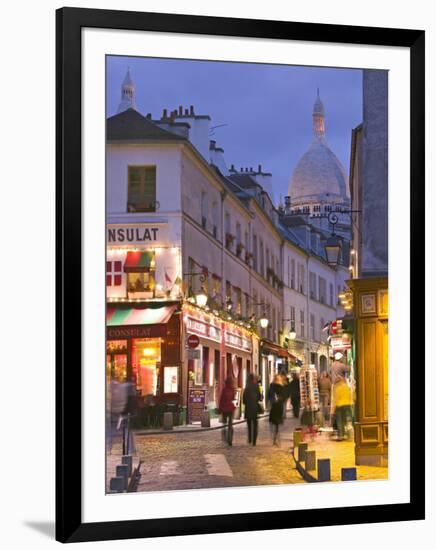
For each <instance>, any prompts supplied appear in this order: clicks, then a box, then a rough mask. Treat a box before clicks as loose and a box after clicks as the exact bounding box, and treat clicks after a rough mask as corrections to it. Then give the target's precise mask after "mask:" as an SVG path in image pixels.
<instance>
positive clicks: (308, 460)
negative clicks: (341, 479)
mask: <svg viewBox="0 0 436 550" xmlns="http://www.w3.org/2000/svg"><path fill="white" fill-rule="evenodd" d="M305 467H306V471H307V472H308V471H309V470H314V469H315V467H316V451H306V453H305Z"/></svg>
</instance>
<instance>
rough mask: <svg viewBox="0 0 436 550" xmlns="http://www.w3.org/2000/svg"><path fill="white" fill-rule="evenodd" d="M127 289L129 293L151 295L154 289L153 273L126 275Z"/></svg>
mask: <svg viewBox="0 0 436 550" xmlns="http://www.w3.org/2000/svg"><path fill="white" fill-rule="evenodd" d="M127 288H128V291H129V292H145V293H148V294H151V295H153V294H154V288H155V280H154V271H148V272H145V273H135V272H132V273H128V274H127ZM150 297H151V296H150Z"/></svg>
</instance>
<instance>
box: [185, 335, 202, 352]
mask: <svg viewBox="0 0 436 550" xmlns="http://www.w3.org/2000/svg"><path fill="white" fill-rule="evenodd" d="M186 343H187V344H188V348H191V349H195V348H197V347H198V345H199V344H200V338H199V337H198V336H197V335H196V334H190V335H189V336H188V338H187V340H186Z"/></svg>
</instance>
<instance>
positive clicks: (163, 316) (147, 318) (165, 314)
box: [106, 305, 177, 327]
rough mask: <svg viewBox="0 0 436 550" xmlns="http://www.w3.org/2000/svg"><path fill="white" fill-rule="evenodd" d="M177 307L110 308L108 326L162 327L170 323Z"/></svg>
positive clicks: (108, 310)
mask: <svg viewBox="0 0 436 550" xmlns="http://www.w3.org/2000/svg"><path fill="white" fill-rule="evenodd" d="M176 307H177V306H175V305H172V306H163V307H157V308H150V307H147V308H133V307H131V308H117V307H115V306H108V308H107V312H106V325H107V326H108V327H119V326H130V325H161V324H165V323H167V322H168V321H169V319H170V317H171V315H172V314H173V313H174V311H175V310H176Z"/></svg>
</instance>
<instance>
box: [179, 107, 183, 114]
mask: <svg viewBox="0 0 436 550" xmlns="http://www.w3.org/2000/svg"><path fill="white" fill-rule="evenodd" d="M179 116H183V106H182V105H179Z"/></svg>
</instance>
